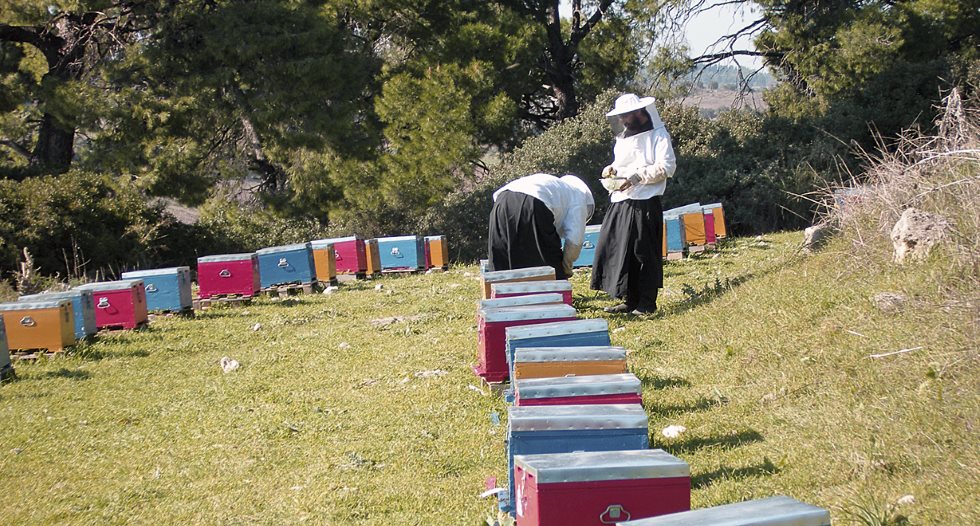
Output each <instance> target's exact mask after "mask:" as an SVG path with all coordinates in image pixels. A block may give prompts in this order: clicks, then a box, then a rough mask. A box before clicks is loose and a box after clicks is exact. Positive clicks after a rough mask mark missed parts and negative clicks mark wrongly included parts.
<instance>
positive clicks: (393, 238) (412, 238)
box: [378, 236, 419, 242]
mask: <svg viewBox="0 0 980 526" xmlns="http://www.w3.org/2000/svg"><path fill="white" fill-rule="evenodd" d="M418 240H419V236H390V237H379V238H378V242H382V241H385V242H395V241H418Z"/></svg>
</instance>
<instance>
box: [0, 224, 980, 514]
mask: <svg viewBox="0 0 980 526" xmlns="http://www.w3.org/2000/svg"><path fill="white" fill-rule="evenodd" d="M800 238H801V236H800V234H799V233H785V234H777V235H773V236H768V237H767V238H766V239H765V240H755V239H743V240H738V241H735V242H732V243H730V244H729V245H728V246H727V247H726V248H725V249H724V250H722V251H720V252H719V253H717V254H718V255H717V256H715V255H713V254H711V255H707V256H704V257H700V258H697V259H693V260H689V261H684V262H679V263H670V264H668V266H667V270H666V289H665V290H664V291H663V296H662V300H661V306H662V311H661V312H660V313H659V314H658V315H656V316H653V317H650V318H646V319H637V318H630V317H624V316H609V320H610V326H611V328H612V329H613V333H612V339H613V343H614V344H617V345H623V346H626V347H627V348H628V349H630V350H631V353H630V356H629V359H630V368H631V370H632V371H633V372H635V373H636V374H637V375H638V376H639V377H640V378H641V379H642V380H643V382H644V393H643V397H644V405H645V406H646V408H647V409H648V411H649V414H650V429H651V442H652V445H653V447H662V448H664V449H667V450H668V451H670V452H672V453H674V454H675V455H678V456H680V457H681V458H683V459H684V460H686V461H687V462H689V463H690V465H691V471H692V486H693V495H692V504H693V506H695V507H703V506H710V505H716V504H723V503H728V502H733V501H739V500H744V499H749V498H755V497H763V496H768V495H772V494H777V493H778V494H786V495H791V496H793V497H796V498H799V499H801V500H804V501H807V502H810V503H813V504H817V505H821V506H825V507H827V508H830V509H831V510H832V513H833V515H834V520H835V523H838V524H851V523H854V524H889V523H897V521H900V520H901V518H902V517H907V518H908V520H909V521H910V522H911V523H912V524H975V523H977V522H978V520H980V502H978V497H977V491H976V489H977V488H978V487H980V484H978V482H980V481H978V466H980V458H978V456H980V455H978V447H977V444H978V441H977V432H976V430H975V428H974V426H976V425H977V417H978V404H977V400H978V397H977V395H978V392H980V390H978V387H980V386H978V381H977V377H978V376H977V367H976V342H977V334H976V327H977V324H976V321H977V319H976V318H977V312H976V303H975V300H976V298H975V294H976V292H975V290H971V289H970V288H969V287H968V286H965V285H961V284H960V283H969V280H965V281H962V282H961V281H958V280H957V279H956V278H957V277H956V276H955V275H954V276H951V275H950V273H949V272H948V271H946V270H944V269H946V266H945V265H944V260H943V259H942V256H936V257H934V258H932V260H930V262H928V263H926V264H924V265H917V266H912V267H903V268H898V267H893V266H891V265H889V264H887V263H884V262H880V261H878V259H876V258H858V257H855V256H853V255H851V254H850V253H848V252H847V251H846V250H845V249H846V247H845V246H844V244H843V243H837V244H833V245H831V246H830V247H828V248H827V249H825V250H824V251H822V252H821V253H818V254H817V255H815V256H812V257H809V258H803V257H802V256H799V255H798V254H797V252H796V245H797V244H798V242H799V240H800ZM476 275H477V271H476V269H475V268H474V267H458V268H454V269H453V270H451V271H450V272H447V273H445V274H435V275H420V276H412V277H397V278H395V277H393V278H384V279H380V280H378V281H376V282H361V283H354V284H345V285H344V286H343V287H342V288H341V290H340V291H338V292H337V293H334V294H331V295H313V296H297V297H294V298H293V299H291V300H288V301H286V302H285V303H282V302H276V301H272V300H269V299H263V300H260V301H257V302H256V303H254V304H252V305H251V306H247V307H241V308H215V309H212V310H209V311H206V312H205V313H203V314H201V315H199V316H198V318H197V319H180V318H164V319H157V320H156V321H154V323H153V324H152V325H151V327H150V328H149V329H148V330H145V331H140V332H130V333H122V332H120V333H113V334H108V335H102V336H100V338H99V340H98V341H97V342H95V343H91V344H86V345H83V346H81V347H80V348H79V349H78V350H77V351H76V352H74V353H71V354H70V355H68V356H65V357H61V358H58V359H53V360H41V361H39V362H38V363H34V364H28V363H18V364H17V374H18V379H17V380H16V381H13V382H10V383H7V384H5V385H3V386H2V387H0V492H2V494H3V495H4V506H3V509H4V511H3V513H2V514H0V522H3V523H8V524H122V523H141V524H296V523H304V522H305V523H310V524H358V525H368V524H370V525H383V524H384V525H391V524H419V525H421V524H426V525H429V524H469V525H477V524H480V523H481V522H482V521H483V519H484V518H485V517H487V516H488V515H489V514H491V513H492V510H493V509H494V504H495V503H494V502H491V501H490V500H481V499H480V498H479V497H478V495H479V493H480V492H481V491H483V489H484V479H485V478H486V477H488V476H497V477H498V478H504V470H505V466H506V460H505V458H504V454H505V449H504V435H505V424H506V423H505V422H502V423H501V424H499V425H495V424H494V423H493V421H492V416H491V415H492V414H493V413H497V414H499V415H501V416H502V417H503V416H504V415H506V406H505V404H504V403H503V401H502V400H501V399H500V398H499V397H497V396H495V395H491V394H490V393H489V392H488V391H487V390H485V389H483V388H482V387H481V386H480V384H479V382H478V381H477V379H476V377H474V376H473V374H472V372H470V366H471V365H472V364H474V363H475V362H476V332H475V323H474V311H475V307H474V302H475V301H476V300H477V298H478V296H479V281H478V280H477V278H476ZM573 281H574V283H575V293H576V297H575V303H576V307H577V308H578V309H579V312H580V315H581V316H584V317H598V316H602V315H603V314H602V312H601V307H602V306H605V305H608V304H611V301H610V300H609V299H608V298H605V297H604V296H601V295H600V296H597V295H596V294H595V293H594V292H591V291H589V290H588V287H587V274H578V275H576V276H575V278H574V279H573ZM376 283H381V284H383V286H384V287H383V289H382V290H381V291H377V290H375V288H374V287H375V284H376ZM883 291H892V292H901V293H903V294H906V295H907V296H908V297H909V298H910V301H909V306H908V307H907V308H906V309H904V310H902V311H900V312H897V313H891V314H889V313H884V312H880V311H878V309H877V308H875V306H874V305H873V303H872V301H871V297H872V296H873V295H874V294H875V293H878V292H883ZM393 316H400V317H409V318H408V319H405V320H401V321H396V322H394V323H391V324H388V325H383V324H377V323H375V324H372V320H378V319H382V318H387V317H393ZM415 317H417V318H415ZM255 324H260V325H261V327H260V328H259V329H258V330H253V326H254V325H255ZM917 347H920V349H917V350H915V351H910V352H905V353H901V354H896V355H891V356H887V357H883V358H869V355H872V354H882V353H888V352H893V351H898V350H902V349H911V348H917ZM222 356H229V357H232V358H235V359H237V360H239V361H240V362H241V364H242V367H241V369H239V370H237V371H234V372H232V373H229V374H224V373H222V371H221V369H220V367H219V365H218V361H219V360H220V358H221V357H222ZM437 370H438V371H445V373H446V374H444V375H439V374H438V373H434V374H429V375H426V374H418V373H423V372H427V371H437ZM671 424H682V425H684V426H686V427H687V432H686V433H684V434H683V435H681V436H680V437H678V438H676V439H666V438H664V437H663V436H662V435H661V434H660V430H661V429H663V428H664V427H666V426H668V425H671ZM904 495H913V496H914V497H915V502H914V503H912V504H903V505H898V504H896V501H897V500H898V499H899V498H900V497H902V496H904ZM862 510H865V511H866V513H862ZM872 516H873V517H880V518H879V519H874V518H869V517H872ZM899 516H901V517H899ZM862 517H863V518H862ZM889 521H890V522H889Z"/></svg>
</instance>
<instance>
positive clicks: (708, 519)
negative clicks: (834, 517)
mask: <svg viewBox="0 0 980 526" xmlns="http://www.w3.org/2000/svg"><path fill="white" fill-rule="evenodd" d="M617 524H619V525H620V526H690V525H692V524H710V525H712V526H830V512H829V511H827V510H825V509H823V508H819V507H817V506H813V505H811V504H806V503H803V502H800V501H798V500H796V499H794V498H791V497H786V496H783V495H777V496H775V497H769V498H765V499H757V500H747V501H744V502H737V503H735V504H725V505H723V506H714V507H711V508H701V509H698V510H691V511H684V512H680V513H672V514H670V515H661V516H660V517H655V518H652V519H641V520H633V521H624V522H618V523H617Z"/></svg>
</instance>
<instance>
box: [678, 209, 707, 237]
mask: <svg viewBox="0 0 980 526" xmlns="http://www.w3.org/2000/svg"><path fill="white" fill-rule="evenodd" d="M681 221H682V222H683V223H684V238H685V239H687V244H688V245H697V246H704V245H705V244H706V243H707V237H705V234H704V212H702V211H700V210H698V211H697V212H693V213H690V214H682V215H681Z"/></svg>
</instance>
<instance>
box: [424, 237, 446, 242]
mask: <svg viewBox="0 0 980 526" xmlns="http://www.w3.org/2000/svg"><path fill="white" fill-rule="evenodd" d="M437 239H446V236H425V240H426V241H430V240H437Z"/></svg>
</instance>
